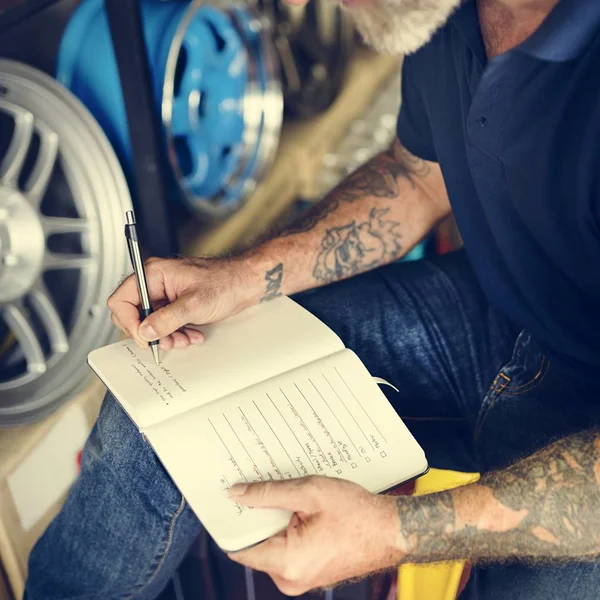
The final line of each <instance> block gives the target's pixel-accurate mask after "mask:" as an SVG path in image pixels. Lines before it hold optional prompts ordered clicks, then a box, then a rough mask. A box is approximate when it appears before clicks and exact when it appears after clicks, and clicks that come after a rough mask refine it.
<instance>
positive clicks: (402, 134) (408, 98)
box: [396, 56, 437, 162]
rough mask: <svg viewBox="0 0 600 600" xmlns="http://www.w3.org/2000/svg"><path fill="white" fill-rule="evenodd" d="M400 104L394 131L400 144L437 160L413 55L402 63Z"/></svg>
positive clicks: (425, 158) (416, 154) (415, 153)
mask: <svg viewBox="0 0 600 600" xmlns="http://www.w3.org/2000/svg"><path fill="white" fill-rule="evenodd" d="M401 97H402V104H401V106H400V114H399V116H398V123H397V126H396V133H397V135H398V139H399V140H400V142H401V143H402V145H403V146H404V147H405V148H406V149H407V150H408V151H409V152H410V153H411V154H414V155H415V156H418V157H419V158H422V159H424V160H429V161H432V162H437V156H436V153H435V147H434V145H433V136H432V135H431V127H430V124H429V117H428V115H427V110H426V107H425V103H424V102H423V97H422V95H421V91H420V90H419V81H418V78H417V77H416V76H415V65H414V57H413V56H407V57H406V58H405V59H404V63H403V65H402V92H401Z"/></svg>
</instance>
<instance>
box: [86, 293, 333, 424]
mask: <svg viewBox="0 0 600 600" xmlns="http://www.w3.org/2000/svg"><path fill="white" fill-rule="evenodd" d="M201 329H202V331H203V332H204V335H205V338H206V341H205V342H204V344H203V345H201V346H190V347H188V348H185V349H183V350H172V351H170V352H163V353H161V358H162V364H161V365H159V366H157V365H155V364H154V362H153V359H152V354H151V352H150V350H149V349H148V350H146V349H143V350H142V349H140V348H138V347H137V346H136V344H134V343H133V341H131V340H127V341H122V342H117V343H116V344H112V345H110V346H106V347H104V348H100V349H98V350H94V351H93V352H91V353H90V355H89V357H88V362H89V364H90V366H91V367H92V369H93V370H94V371H95V372H96V373H97V375H98V376H99V377H100V379H102V381H103V382H104V384H105V385H106V386H107V387H108V388H109V389H110V391H111V392H112V393H113V394H114V395H115V396H116V397H117V399H118V400H119V402H120V403H121V405H122V406H123V408H124V409H125V410H126V411H127V412H128V413H129V415H130V416H131V418H132V419H133V420H134V421H135V422H136V424H137V425H138V427H140V428H141V429H144V428H145V427H147V426H148V425H150V424H152V423H156V422H158V421H160V420H163V419H165V418H169V417H170V416H173V415H176V414H178V413H181V412H184V411H186V410H189V409H190V408H193V407H195V406H199V405H201V404H205V403H207V402H210V401H212V400H215V399H216V398H220V397H222V396H226V395H227V394H231V393H232V392H235V391H237V390H240V389H243V388H245V387H248V386H250V385H253V384H255V383H257V382H259V381H264V380H266V379H269V378H270V377H273V376H275V375H278V374H279V373H283V372H285V371H288V370H290V369H293V368H295V367H298V366H300V365H303V364H306V363H308V362H311V361H314V360H317V359H318V358H321V357H322V356H327V355H329V354H333V353H335V352H338V351H340V350H342V349H343V348H344V345H343V344H342V342H341V340H340V339H339V338H338V337H337V335H336V334H335V333H333V331H331V330H330V329H329V328H328V327H327V326H326V325H324V324H323V323H322V322H321V321H319V319H317V318H316V317H314V316H313V315H312V314H310V313H309V312H308V311H306V310H305V309H304V308H302V307H301V306H300V305H299V304H296V303H295V302H294V301H293V300H290V299H289V298H286V297H281V298H277V299H276V300H272V301H271V302H267V303H265V304H261V305H259V306H255V307H253V308H250V309H248V310H246V311H244V312H242V313H240V314H239V315H236V316H234V317H232V318H231V319H228V320H226V321H223V322H221V323H217V324H214V325H207V326H204V327H202V328H201Z"/></svg>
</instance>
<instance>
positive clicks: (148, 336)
mask: <svg viewBox="0 0 600 600" xmlns="http://www.w3.org/2000/svg"><path fill="white" fill-rule="evenodd" d="M139 334H140V337H141V338H143V339H144V340H146V341H147V342H153V341H154V340H156V339H158V335H157V334H156V331H154V329H152V327H151V326H150V324H149V323H142V324H141V325H140V331H139Z"/></svg>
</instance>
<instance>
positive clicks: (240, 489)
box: [229, 483, 248, 496]
mask: <svg viewBox="0 0 600 600" xmlns="http://www.w3.org/2000/svg"><path fill="white" fill-rule="evenodd" d="M247 489H248V484H247V483H235V484H234V485H232V486H231V487H230V488H229V495H230V496H243V495H244V494H245V493H246V490H247Z"/></svg>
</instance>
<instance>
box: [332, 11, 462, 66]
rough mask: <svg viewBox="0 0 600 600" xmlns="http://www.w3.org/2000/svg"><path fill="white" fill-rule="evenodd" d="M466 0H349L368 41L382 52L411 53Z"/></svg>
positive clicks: (358, 27) (363, 36)
mask: <svg viewBox="0 0 600 600" xmlns="http://www.w3.org/2000/svg"><path fill="white" fill-rule="evenodd" d="M461 1H462V0H368V2H367V1H363V0H347V1H346V2H345V3H342V7H343V9H344V10H346V11H347V12H348V13H349V14H350V15H351V16H352V18H353V20H354V23H355V25H356V29H357V30H358V32H359V33H360V35H361V36H362V38H363V40H364V41H365V43H366V44H368V45H369V46H371V47H372V48H374V49H375V50H376V51H377V52H381V53H382V54H392V55H405V54H411V53H413V52H415V51H416V50H418V49H419V48H421V47H422V46H424V45H425V44H426V43H427V42H429V40H430V39H431V38H432V36H433V34H434V33H435V32H436V31H437V30H438V29H439V28H440V27H442V25H444V24H445V23H446V21H447V20H448V18H449V17H450V15H451V14H452V13H453V12H454V10H455V9H456V8H457V7H458V6H459V5H460V4H461Z"/></svg>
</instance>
